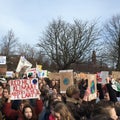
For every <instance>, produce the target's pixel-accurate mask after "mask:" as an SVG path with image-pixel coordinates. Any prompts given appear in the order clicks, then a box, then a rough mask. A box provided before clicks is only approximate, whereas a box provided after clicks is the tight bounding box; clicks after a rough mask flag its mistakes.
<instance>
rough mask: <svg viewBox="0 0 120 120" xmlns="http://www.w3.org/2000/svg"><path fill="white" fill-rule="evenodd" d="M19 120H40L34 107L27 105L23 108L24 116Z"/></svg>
mask: <svg viewBox="0 0 120 120" xmlns="http://www.w3.org/2000/svg"><path fill="white" fill-rule="evenodd" d="M17 120H38V119H37V116H36V114H35V111H34V109H33V108H32V106H31V105H29V104H28V105H27V104H26V105H25V106H24V107H23V110H22V116H21V117H19V118H18V119H17Z"/></svg>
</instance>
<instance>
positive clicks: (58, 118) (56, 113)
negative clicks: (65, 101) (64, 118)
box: [54, 112, 61, 120]
mask: <svg viewBox="0 0 120 120" xmlns="http://www.w3.org/2000/svg"><path fill="white" fill-rule="evenodd" d="M54 117H55V120H61V117H60V113H58V112H54Z"/></svg>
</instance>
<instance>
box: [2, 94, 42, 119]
mask: <svg viewBox="0 0 120 120" xmlns="http://www.w3.org/2000/svg"><path fill="white" fill-rule="evenodd" d="M28 104H30V101H29V100H22V101H21V103H20V104H19V108H18V110H14V109H12V102H11V100H10V96H9V97H8V100H7V102H6V103H5V104H4V108H3V113H4V114H5V116H6V118H7V120H17V118H21V117H22V112H23V108H24V106H25V105H28ZM42 109H43V102H42V100H40V97H39V96H38V99H37V100H36V105H35V107H34V110H35V113H36V115H37V116H38V114H39V113H40V112H41V111H42Z"/></svg>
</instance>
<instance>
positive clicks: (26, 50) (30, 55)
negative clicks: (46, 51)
mask: <svg viewBox="0 0 120 120" xmlns="http://www.w3.org/2000/svg"><path fill="white" fill-rule="evenodd" d="M17 53H18V54H19V55H20V56H25V58H27V59H28V60H29V61H30V62H31V63H32V64H33V65H35V64H36V55H37V50H36V48H35V46H31V45H30V44H27V43H25V44H19V46H18V51H17Z"/></svg>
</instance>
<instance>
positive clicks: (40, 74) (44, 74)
mask: <svg viewBox="0 0 120 120" xmlns="http://www.w3.org/2000/svg"><path fill="white" fill-rule="evenodd" d="M37 75H38V77H39V78H45V77H48V71H47V70H41V71H37Z"/></svg>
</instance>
